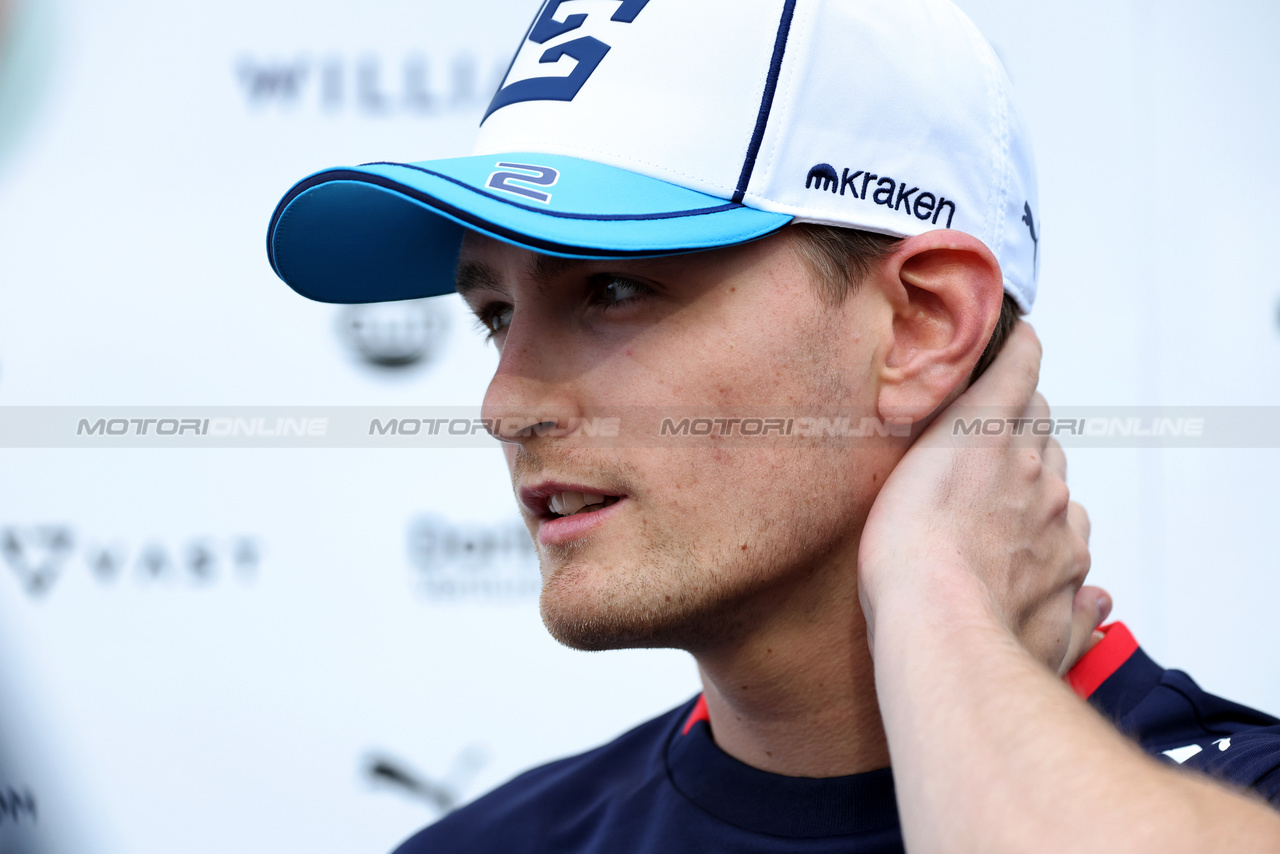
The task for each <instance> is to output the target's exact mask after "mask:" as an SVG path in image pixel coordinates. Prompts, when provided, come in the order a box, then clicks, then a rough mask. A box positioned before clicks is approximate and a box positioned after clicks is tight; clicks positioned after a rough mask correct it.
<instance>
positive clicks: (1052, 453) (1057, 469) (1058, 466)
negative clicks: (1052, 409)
mask: <svg viewBox="0 0 1280 854" xmlns="http://www.w3.org/2000/svg"><path fill="white" fill-rule="evenodd" d="M1044 465H1045V468H1047V469H1049V471H1051V472H1053V473H1054V474H1056V475H1057V476H1058V477H1059V478H1060V479H1061V480H1064V481H1065V480H1066V479H1067V454H1066V452H1065V451H1063V450H1062V443H1061V442H1059V441H1058V440H1057V439H1053V438H1050V439H1049V441H1048V442H1047V443H1045V446H1044ZM1082 509H1083V508H1082Z"/></svg>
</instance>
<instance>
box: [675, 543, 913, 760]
mask: <svg viewBox="0 0 1280 854" xmlns="http://www.w3.org/2000/svg"><path fill="white" fill-rule="evenodd" d="M855 577H856V574H855V572H854V569H853V564H852V563H850V564H849V565H848V566H847V568H842V569H840V570H838V571H834V572H832V573H830V574H829V575H828V578H829V579H830V580H829V581H828V582H827V583H818V584H816V585H805V588H806V589H803V590H797V591H792V592H791V593H790V594H789V595H784V596H783V597H782V600H783V601H781V602H779V601H777V600H776V599H775V600H774V602H773V603H772V605H773V606H774V607H770V608H769V614H768V617H767V618H766V619H765V620H764V621H762V622H761V623H759V624H758V625H759V629H758V630H756V631H753V632H752V633H751V634H750V635H749V637H748V638H747V639H746V640H743V641H738V642H735V643H733V644H726V645H724V646H723V647H718V648H715V649H711V650H701V651H699V652H698V653H697V654H696V658H697V660H698V669H699V672H700V673H701V676H702V684H703V689H704V693H705V696H706V701H707V711H708V714H709V716H710V718H711V731H712V734H713V735H714V737H715V740H716V744H718V745H719V746H720V748H721V749H722V750H724V751H725V752H726V753H728V754H729V755H731V756H733V757H735V758H736V759H739V760H740V761H742V762H745V763H746V764H748V765H751V766H753V767H756V768H759V769H761V770H764V771H770V772H773V773H776V774H784V775H787V776H791V777H837V776H844V775H847V774H858V773H861V772H864V771H871V770H874V769H876V768H884V767H887V766H888V765H889V747H888V742H887V741H886V740H885V734H884V727H883V724H882V723H881V719H880V707H879V705H878V704H877V702H876V689H875V674H874V671H873V669H872V663H871V651H870V649H869V648H868V647H867V633H866V624H865V623H864V620H863V614H862V607H861V605H860V603H859V601H858V594H857V585H856V583H855V581H854V579H855ZM815 587H816V588H820V589H815Z"/></svg>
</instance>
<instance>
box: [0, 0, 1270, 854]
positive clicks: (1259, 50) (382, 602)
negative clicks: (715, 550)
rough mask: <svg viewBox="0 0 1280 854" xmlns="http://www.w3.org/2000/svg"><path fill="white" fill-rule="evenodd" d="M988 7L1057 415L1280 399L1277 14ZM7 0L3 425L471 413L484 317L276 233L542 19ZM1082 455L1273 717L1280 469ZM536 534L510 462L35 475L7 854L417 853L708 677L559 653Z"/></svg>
mask: <svg viewBox="0 0 1280 854" xmlns="http://www.w3.org/2000/svg"><path fill="white" fill-rule="evenodd" d="M961 5H962V7H963V8H965V9H966V11H968V12H969V13H970V14H971V15H972V16H973V17H974V19H975V20H976V21H977V23H978V25H979V27H980V28H981V29H983V31H984V32H985V33H987V35H988V37H989V38H990V39H991V40H992V41H993V42H994V43H995V45H996V47H997V49H998V51H999V52H1000V54H1001V56H1002V57H1003V58H1004V60H1005V62H1006V64H1007V65H1008V67H1009V70H1010V72H1011V75H1012V77H1013V79H1014V81H1015V84H1016V86H1017V88H1018V90H1019V94H1020V97H1021V100H1022V104H1023V110H1024V113H1025V116H1026V118H1027V122H1028V125H1029V127H1030V129H1031V132H1032V136H1033V139H1034V140H1035V143H1036V148H1037V156H1038V161H1039V167H1040V175H1041V190H1040V192H1041V207H1042V211H1043V214H1042V219H1043V226H1042V232H1043V237H1044V240H1043V244H1044V245H1043V247H1042V251H1043V257H1042V259H1041V269H1042V283H1041V289H1040V293H1041V297H1040V303H1039V305H1038V307H1037V310H1036V312H1035V313H1034V314H1033V316H1032V320H1033V321H1034V323H1035V324H1036V326H1037V329H1038V330H1039V332H1040V334H1041V336H1042V338H1043V339H1044V341H1045V347H1046V363H1045V371H1044V377H1045V381H1044V389H1045V391H1046V393H1047V395H1048V396H1049V398H1050V401H1051V402H1052V403H1055V404H1058V405H1173V404H1195V405H1201V404H1203V405H1226V404H1231V405H1247V406H1277V405H1280V382H1278V380H1277V377H1280V372H1278V371H1277V368H1278V367H1280V335H1278V330H1280V326H1278V320H1280V318H1278V316H1277V314H1278V310H1280V277H1277V275H1276V273H1275V272H1274V271H1273V270H1272V269H1271V268H1270V267H1269V266H1268V263H1269V260H1270V257H1271V252H1270V249H1271V245H1272V240H1271V236H1272V234H1274V233H1275V232H1276V231H1277V214H1276V210H1275V207H1276V206H1275V204H1274V201H1273V200H1274V199H1275V198H1277V197H1278V196H1280V167H1277V165H1276V162H1275V160H1274V152H1275V151H1277V150H1280V110H1278V109H1277V106H1276V105H1277V103H1278V101H1277V93H1276V91H1275V89H1276V85H1277V81H1280V54H1278V53H1277V52H1276V51H1275V49H1274V44H1275V43H1276V42H1277V39H1278V38H1280V11H1277V9H1276V7H1275V6H1274V4H1271V3H1268V2H1265V0H1258V2H1253V3H1245V2H1218V3H1213V4H1209V3H1204V2H1201V3H1189V2H1168V0H1150V2H1118V0H1107V2H1101V0H1096V2H1075V3H1072V4H1069V5H1068V4H1048V3H1028V2H1026V0H964V2H962V3H961ZM0 9H4V10H7V12H6V13H3V14H0V406H9V407H12V406H35V405H113V406H125V405H179V404H181V405H187V406H201V405H272V406H275V405H302V404H307V405H380V404H404V405H474V404H476V403H478V401H479V399H480V395H481V390H482V388H483V384H484V382H485V380H486V379H487V376H488V374H489V373H490V372H491V371H492V368H493V365H494V355H493V353H492V351H491V350H489V349H486V348H485V347H484V346H483V345H482V343H481V342H480V340H479V336H478V335H476V334H474V333H473V332H472V331H471V328H470V322H469V321H468V320H467V318H466V317H465V316H464V314H463V312H462V311H461V307H460V305H459V304H458V302H457V301H456V298H444V299H442V300H439V301H437V302H435V303H432V304H428V305H426V306H422V305H418V306H408V307H403V308H393V309H390V310H389V311H387V312H384V313H382V314H379V313H376V312H375V313H370V314H360V313H355V314H352V313H348V312H344V311H343V310H342V309H338V308H335V307H333V306H325V305H319V304H314V303H309V302H307V301H305V300H303V299H301V298H300V297H297V296H295V295H294V294H293V293H292V292H291V291H290V290H289V289H288V288H287V287H285V286H284V285H283V284H282V283H280V282H279V281H278V280H276V279H275V277H274V275H273V274H272V272H271V270H270V268H269V266H268V264H267V262H266V257H265V249H264V244H263V240H264V235H265V229H266V224H267V220H268V218H269V216H270V213H271V210H272V208H273V206H274V204H275V202H276V201H277V199H278V198H279V197H280V195H281V194H282V193H283V192H284V191H285V190H286V189H287V188H288V187H289V186H290V185H291V184H292V182H293V181H295V180H297V179H298V178H300V177H302V176H303V175H305V174H306V173H307V172H309V171H312V170H314V169H318V168H323V167H327V166H332V165H337V164H341V163H353V162H356V163H358V162H364V161H368V160H421V159H426V158H430V157H440V156H448V155H452V154H458V153H463V152H465V151H467V149H468V146H469V143H470V138H471V135H472V133H473V131H474V128H475V126H476V123H477V121H478V118H479V115H480V114H481V113H482V111H483V108H484V106H485V104H486V103H487V101H488V94H489V93H490V92H491V89H492V86H493V82H494V77H495V74H497V73H499V72H500V71H501V70H502V69H503V68H505V64H506V62H507V60H508V59H509V58H510V53H511V51H512V50H513V49H514V47H515V45H516V43H517V42H518V40H519V39H520V37H521V35H522V34H523V32H524V29H525V27H526V26H527V24H528V21H529V19H530V18H531V16H532V15H533V12H534V9H533V8H532V6H531V4H530V2H528V0H483V2H481V0H470V2H466V3H459V2H444V0H369V2H365V3H361V4H356V3H351V2H343V3H339V2H334V0H326V2H320V0H308V2H303V0H257V2H254V3H250V2H247V0H224V2H222V3H218V4H196V3H184V2H172V0H170V2H161V0H118V2H114V3H110V4H107V3H98V2H93V0H9V2H8V3H7V4H5V3H0ZM423 325H427V326H430V327H431V328H432V329H435V330H437V331H438V332H439V336H440V340H441V341H442V342H443V345H442V346H441V347H439V348H438V349H437V350H436V351H435V352H432V353H423V352H418V351H415V350H414V348H413V347H412V346H411V345H412V343H413V341H414V340H415V339H414V338H413V331H414V330H415V329H419V328H421V327H422V326H423ZM406 342H407V343H406ZM362 347H363V350H362V349H361V348H362ZM362 352H363V354H364V355H363V356H362V355H361V353H362ZM376 359H381V360H382V361H383V362H387V361H391V362H395V361H400V362H409V363H411V364H408V365H403V366H400V367H387V366H378V365H374V364H372V363H371V360H376ZM415 359H416V361H415ZM0 417H3V416H2V415H0ZM1277 438H1278V439H1280V437H1277ZM1071 467H1072V470H1071V483H1072V486H1073V490H1074V492H1075V494H1076V496H1077V497H1078V498H1079V499H1080V500H1082V501H1084V502H1085V504H1086V505H1087V506H1088V507H1089V509H1090V512H1091V514H1092V517H1093V520H1094V537H1093V544H1094V566H1095V570H1094V578H1095V580H1096V581H1097V583H1101V584H1103V585H1104V586H1106V587H1108V588H1109V589H1110V590H1111V591H1112V593H1113V594H1114V595H1115V599H1116V616H1117V617H1119V618H1121V619H1124V620H1125V621H1127V622H1128V623H1129V625H1130V626H1131V627H1132V628H1133V629H1134V630H1135V632H1136V633H1137V635H1138V637H1139V639H1140V640H1141V641H1142V642H1143V644H1144V646H1146V647H1147V648H1148V650H1149V651H1150V652H1151V653H1152V654H1153V656H1154V657H1156V658H1157V660H1159V661H1161V662H1162V663H1164V664H1166V665H1169V666H1178V667H1182V668H1184V669H1186V670H1188V671H1189V672H1191V673H1192V674H1193V675H1194V676H1196V677H1197V678H1198V679H1199V680H1200V681H1201V683H1202V684H1204V685H1205V686H1206V687H1208V688H1209V689H1211V690H1214V691H1217V692H1220V693H1223V694H1227V695H1229V696H1231V697H1233V698H1235V699H1238V700H1241V701H1243V702H1247V703H1251V704H1256V705H1259V706H1262V707H1263V708H1267V709H1269V710H1271V711H1278V710H1280V668H1277V667H1276V666H1275V663H1274V652H1273V650H1275V649H1276V648H1277V642H1278V641H1280V620H1277V619H1276V605H1275V604H1274V603H1275V602H1276V601H1277V600H1278V599H1280V580H1278V579H1280V574H1278V573H1277V572H1276V570H1277V569H1278V568H1280V567H1278V566H1277V558H1276V557H1275V553H1274V550H1273V546H1272V540H1273V536H1274V534H1273V532H1274V530H1275V524H1274V521H1273V520H1274V517H1275V515H1276V508H1277V507H1280V500H1278V499H1280V494H1278V489H1277V486H1276V483H1277V482H1278V481H1280V452H1278V451H1277V450H1275V449H1267V448H1237V449H1148V450H1133V449H1128V450H1126V449H1093V450H1079V449H1077V450H1076V451H1075V452H1074V453H1073V454H1072V456H1071ZM515 522H516V514H515V509H514V505H513V503H512V499H511V497H510V494H509V485H508V482H507V479H506V473H505V469H504V467H503V465H502V461H501V458H500V455H499V454H498V453H497V452H496V451H493V450H447V451H446V450H441V449H434V450H433V449H418V450H407V449H371V450H339V449H316V450H304V449H286V450H260V449H259V450H253V449H228V450H162V449H145V450H101V449H73V450H65V449H63V450H59V449H36V450H30V449H26V450H19V449H0V850H3V851H6V852H7V851H9V850H15V851H41V850H47V851H75V852H83V854H95V853H96V852H101V854H117V852H119V853H120V854H124V852H128V854H167V852H172V851H183V852H190V854H198V853H199V852H214V851H227V850H245V851H265V850H312V851H317V852H326V851H333V852H338V851H343V852H346V851H385V850H388V849H390V848H391V847H392V846H393V845H394V844H395V843H396V842H397V841H399V840H400V839H402V838H403V837H405V836H406V835H408V834H409V833H410V832H412V831H413V830H415V829H417V828H418V827H420V826H422V825H424V824H426V823H427V822H429V821H431V820H433V819H434V818H435V817H436V816H437V815H439V814H440V810H441V809H442V807H443V806H444V805H445V804H446V803H448V802H457V801H465V800H468V799H470V798H472V797H475V796H476V795H478V794H480V793H481V792H483V791H485V790H487V789H489V788H491V787H492V786H494V785H496V784H498V783H499V782H501V781H502V780H504V779H506V778H508V777H510V776H511V775H513V774H514V773H516V772H517V771H519V770H521V769H523V768H526V767H529V766H530V765H532V764H535V763H538V762H540V761H543V760H546V759H549V758H552V757H554V756H558V755H564V754H566V753H569V752H572V751H576V750H580V749H584V748H586V747H589V746H591V745H594V744H597V743H599V742H601V741H604V740H606V739H608V738H610V737H611V736H613V735H614V734H616V733H618V732H620V731H621V730H623V729H624V728H626V727H628V726H630V725H631V724H633V723H636V722H638V721H640V720H642V719H644V718H646V717H649V716H651V715H653V714H656V713H658V712H659V711H662V710H664V709H666V708H669V707H671V706H673V705H675V704H676V703H678V702H680V701H682V700H684V699H686V698H687V697H689V696H691V695H692V694H693V693H694V692H695V691H696V690H697V681H696V674H695V672H694V668H693V666H692V663H691V662H690V661H689V659H688V658H687V657H685V656H684V655H682V654H679V653H674V652H634V653H608V654H603V655H586V654H581V653H574V652H570V651H568V650H565V649H563V648H560V647H558V646H557V645H556V644H555V643H554V642H553V641H552V640H550V638H549V637H547V635H546V634H545V632H544V631H543V629H542V627H541V625H540V623H539V621H538V618H537V613H536V601H535V596H534V594H533V592H532V591H533V587H534V583H533V580H534V579H535V578H536V571H535V568H534V567H533V565H532V563H531V562H530V560H529V557H528V551H527V549H525V548H522V547H521V546H520V544H519V542H518V540H515V539H512V538H510V537H509V536H508V534H509V532H510V529H511V526H512V525H513V524H514V523H515ZM433 537H434V539H433ZM451 538H452V539H451ZM495 542H496V543H498V545H497V546H494V547H492V548H491V549H490V550H488V551H485V552H484V555H483V556H482V557H481V558H475V557H472V558H467V557H466V556H465V555H466V554H467V551H466V545H467V544H468V543H471V544H473V545H474V544H483V543H495ZM449 543H452V544H453V546H452V547H450V546H449ZM433 544H434V545H433ZM460 555H461V556H460ZM442 580H443V581H444V582H447V583H442ZM449 591H452V592H449ZM379 767H381V769H382V772H383V773H375V771H374V769H376V768H379ZM397 772H398V773H400V774H401V775H402V777H403V776H404V775H408V776H409V777H412V778H414V779H416V780H417V781H418V782H419V784H420V785H419V786H418V790H417V792H416V793H415V792H414V791H413V787H412V785H406V784H405V783H403V782H402V783H399V784H397V783H395V782H393V781H392V780H391V779H390V778H391V777H392V776H394V774H395V773H397ZM41 839H43V840H44V842H45V843H46V845H45V847H44V848H41V847H39V846H38V844H37V841H38V840H41Z"/></svg>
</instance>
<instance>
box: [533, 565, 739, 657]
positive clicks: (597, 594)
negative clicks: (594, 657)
mask: <svg viewBox="0 0 1280 854" xmlns="http://www.w3.org/2000/svg"><path fill="white" fill-rule="evenodd" d="M625 578H628V576H627V575H626V574H624V573H617V574H614V573H613V572H607V573H606V574H604V575H603V576H602V575H601V574H600V573H599V572H598V571H597V572H591V571H589V570H586V569H584V568H582V567H575V568H574V569H572V570H567V571H557V572H553V573H551V575H550V577H548V578H546V579H545V580H544V583H543V587H542V596H541V599H540V602H539V605H540V609H541V612H542V622H543V624H544V625H545V626H546V627H547V631H549V632H550V633H551V636H552V637H554V638H555V639H556V640H557V641H559V642H560V643H562V644H564V645H565V646H567V647H571V648H572V649H580V650H584V651H599V650H606V649H657V648H674V649H685V650H689V651H694V650H696V649H699V648H704V647H706V646H708V645H710V644H714V643H717V642H719V641H722V640H724V637H725V635H726V633H727V632H728V630H729V629H730V628H731V624H732V623H733V622H734V621H733V620H732V619H731V618H729V617H728V615H727V613H726V612H727V611H729V610H731V609H728V608H726V607H725V604H724V603H722V602H714V601H703V600H701V599H699V598H698V597H696V596H694V597H691V596H690V593H691V592H693V591H690V590H688V589H683V590H682V589H680V588H681V585H679V584H676V585H672V589H670V590H663V586H662V585H660V584H656V583H654V581H653V580H652V579H650V580H648V581H647V582H645V581H641V582H637V581H635V576H630V579H631V580H630V581H623V579H625Z"/></svg>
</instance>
